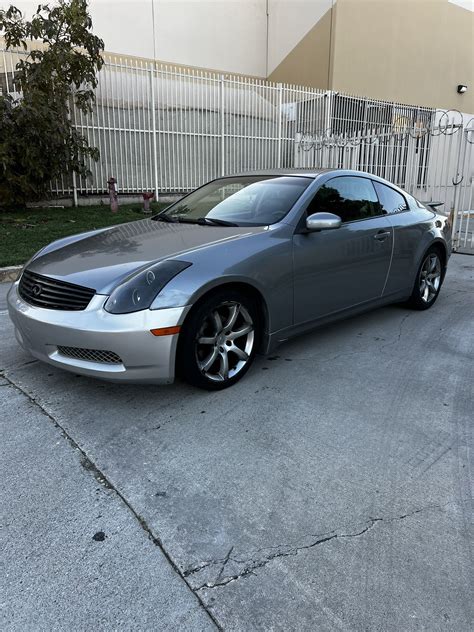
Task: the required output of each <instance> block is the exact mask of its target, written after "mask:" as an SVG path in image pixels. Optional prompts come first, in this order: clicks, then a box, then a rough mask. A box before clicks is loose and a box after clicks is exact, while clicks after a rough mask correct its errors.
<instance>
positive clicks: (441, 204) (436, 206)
mask: <svg viewBox="0 0 474 632" xmlns="http://www.w3.org/2000/svg"><path fill="white" fill-rule="evenodd" d="M423 204H426V206H431V208H438V206H443V204H444V202H423Z"/></svg>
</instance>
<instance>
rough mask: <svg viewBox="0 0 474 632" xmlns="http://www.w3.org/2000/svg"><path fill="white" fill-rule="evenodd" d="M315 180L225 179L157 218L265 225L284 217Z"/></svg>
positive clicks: (195, 192) (280, 177)
mask: <svg viewBox="0 0 474 632" xmlns="http://www.w3.org/2000/svg"><path fill="white" fill-rule="evenodd" d="M312 182H313V180H312V179H311V178H306V177H297V176H242V177H232V178H222V179H219V180H214V181H213V182H210V183H209V184H206V185H205V186H203V187H201V188H200V189H197V190H196V191H193V193H190V194H189V195H187V196H186V197H184V198H183V199H182V200H180V201H179V202H176V204H173V205H172V206H170V207H169V209H167V210H166V211H164V213H161V214H160V215H157V216H156V217H155V219H160V217H161V218H163V216H166V217H168V218H169V220H168V221H179V222H196V221H199V220H202V219H207V220H209V221H212V220H217V221H218V220H221V221H223V222H231V223H234V224H237V225H238V226H265V225H267V224H274V223H276V222H279V221H280V220H282V219H283V218H284V217H285V215H286V214H287V213H288V211H289V210H290V209H291V207H292V206H293V204H294V203H295V202H296V200H297V199H298V198H299V197H300V195H301V194H302V193H303V191H304V190H305V189H306V187H308V186H309V185H310V184H311V183H312Z"/></svg>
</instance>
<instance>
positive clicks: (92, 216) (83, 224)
mask: <svg viewBox="0 0 474 632" xmlns="http://www.w3.org/2000/svg"><path fill="white" fill-rule="evenodd" d="M167 206H169V203H166V202H165V203H159V202H155V203H154V204H152V205H151V208H152V209H153V212H155V213H157V212H158V211H160V210H162V209H163V208H166V207H167ZM144 217H147V215H144V214H143V213H142V205H141V204H139V203H137V204H123V205H121V206H119V210H118V212H117V213H111V211H110V209H109V207H108V206H106V205H100V206H80V207H78V208H37V209H22V210H18V211H8V212H1V211H0V267H4V266H13V265H19V264H23V263H25V262H26V261H28V259H29V258H30V257H31V256H32V255H33V254H34V253H35V252H37V251H38V250H39V249H40V248H43V247H44V246H46V245H47V244H49V243H50V242H51V241H54V240H55V239H60V238H61V237H67V236H68V235H74V234H76V233H82V232H85V231H87V230H94V229H95V228H105V227H106V226H112V225H115V224H123V223H124V222H132V221H134V220H137V219H143V218H144Z"/></svg>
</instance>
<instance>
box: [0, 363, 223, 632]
mask: <svg viewBox="0 0 474 632" xmlns="http://www.w3.org/2000/svg"><path fill="white" fill-rule="evenodd" d="M0 377H1V378H3V379H5V380H7V382H8V383H9V384H10V385H11V386H12V387H13V388H14V389H16V390H17V391H19V392H20V393H22V395H24V396H25V397H27V399H28V400H29V401H30V402H31V403H32V404H33V405H34V406H37V407H38V408H39V409H40V410H41V412H42V413H43V414H44V415H45V416H46V417H47V418H48V419H49V421H50V422H51V423H52V424H53V425H54V426H55V428H56V429H57V430H58V431H59V432H60V434H61V436H62V437H63V439H65V440H66V441H67V442H68V443H69V445H70V446H71V447H72V448H73V449H74V450H77V451H78V452H79V454H80V464H81V465H82V467H84V468H85V469H86V470H88V471H89V472H90V473H91V474H92V475H93V476H94V478H95V479H96V480H97V481H98V482H99V483H100V484H101V485H103V486H104V487H106V488H107V489H109V490H111V491H112V492H114V493H115V494H116V495H117V497H118V498H120V500H121V501H122V502H123V504H124V505H125V506H126V507H127V509H128V510H129V511H130V512H131V514H132V515H133V516H134V518H135V519H136V520H137V522H138V523H139V525H140V526H141V528H142V529H143V531H145V533H146V534H147V536H148V538H149V539H150V540H151V542H153V544H154V545H155V546H157V547H158V548H159V549H160V551H161V552H162V553H163V555H164V557H165V559H166V560H167V562H168V563H169V564H170V566H171V567H172V568H173V570H174V571H175V572H176V573H177V575H179V577H180V578H181V579H182V580H183V582H184V583H185V584H186V586H187V588H188V589H189V590H190V592H191V593H192V594H193V595H194V597H195V598H196V599H197V600H198V603H199V605H200V607H201V608H202V609H203V610H204V612H205V613H206V614H207V616H208V617H209V619H210V620H211V621H212V623H213V624H214V625H215V626H216V628H217V629H218V630H219V631H222V630H223V627H222V625H221V624H220V623H219V622H218V621H217V619H216V618H215V616H214V615H213V614H212V612H211V611H210V610H209V609H208V607H207V606H206V604H205V603H204V601H203V600H202V599H201V597H200V595H198V593H197V592H196V591H195V589H194V588H193V586H191V584H190V582H189V581H188V580H187V579H186V575H185V574H184V573H182V572H181V570H180V568H179V566H178V565H177V564H176V563H175V562H174V560H173V558H172V557H171V555H170V553H168V551H167V550H166V549H165V547H164V545H163V543H162V542H161V540H160V539H159V537H158V536H156V535H155V534H154V533H153V530H152V528H151V527H150V526H149V525H148V523H147V522H146V520H145V518H144V517H143V516H141V515H140V514H139V513H138V511H137V510H136V509H135V508H134V507H133V505H132V504H131V503H130V502H129V501H128V500H127V498H126V497H125V496H124V495H123V494H122V492H120V491H119V489H117V487H115V485H114V484H113V483H112V482H111V481H110V480H109V479H108V478H107V476H106V475H105V474H104V472H102V471H101V470H100V469H99V468H98V467H97V466H96V464H95V463H94V462H93V461H92V460H91V459H90V458H89V456H88V455H87V453H86V452H85V451H84V449H83V448H81V446H80V445H79V444H78V443H77V442H76V441H75V440H74V439H73V438H72V437H71V435H69V434H68V432H67V430H66V429H65V428H64V427H63V426H62V425H61V424H60V423H59V422H58V421H57V420H56V419H55V418H54V416H53V415H52V414H51V413H50V412H49V411H48V410H47V409H46V408H45V407H44V406H43V405H42V404H41V403H40V402H39V401H38V400H37V399H36V398H35V397H33V396H32V395H30V393H28V391H26V390H25V389H24V388H23V387H22V386H20V385H19V384H16V383H15V382H14V381H13V380H12V379H11V378H10V377H9V376H8V375H6V374H5V373H4V372H0ZM230 553H231V551H229V555H230Z"/></svg>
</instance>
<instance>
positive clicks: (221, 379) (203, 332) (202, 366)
mask: <svg viewBox="0 0 474 632" xmlns="http://www.w3.org/2000/svg"><path fill="white" fill-rule="evenodd" d="M236 313H237V315H236V316H235V314H236ZM216 314H217V315H216ZM233 317H235V320H234V322H233V323H232V325H231V326H230V323H231V322H232V318H233ZM219 318H220V325H221V326H219ZM247 329H248V330H249V331H248V332H247V333H240V332H244V331H246V330H247ZM236 334H237V335H236ZM261 335H262V325H261V319H260V314H259V309H258V305H257V304H256V302H255V300H254V299H253V298H252V297H251V296H248V295H246V294H245V293H243V292H240V291H237V290H233V289H228V290H226V289H222V290H216V291H215V292H213V293H212V294H210V295H209V296H207V297H205V298H204V299H203V300H202V301H200V302H199V303H197V304H196V306H195V307H194V308H193V309H192V310H191V312H190V313H189V315H188V317H187V318H186V321H185V322H184V325H183V327H182V329H181V332H180V334H179V342H178V354H177V361H178V371H179V373H180V375H181V376H182V377H183V378H184V379H185V380H186V381H187V382H189V383H190V384H192V385H194V386H197V387H199V388H203V389H206V390H210V391H214V390H221V389H223V388H228V387H229V386H232V385H233V384H235V383H236V382H238V381H239V380H240V379H242V377H243V376H244V375H245V374H246V373H247V371H248V370H249V368H250V366H251V364H252V362H253V360H254V358H255V355H256V353H257V350H258V347H259V345H260V341H261ZM202 341H206V342H205V343H202ZM214 356H215V357H214ZM213 357H214V360H213V361H212V359H213ZM225 357H227V373H226V360H225ZM211 361H212V362H211ZM209 362H211V364H210V365H209V366H208V367H207V365H208V363H209Z"/></svg>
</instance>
